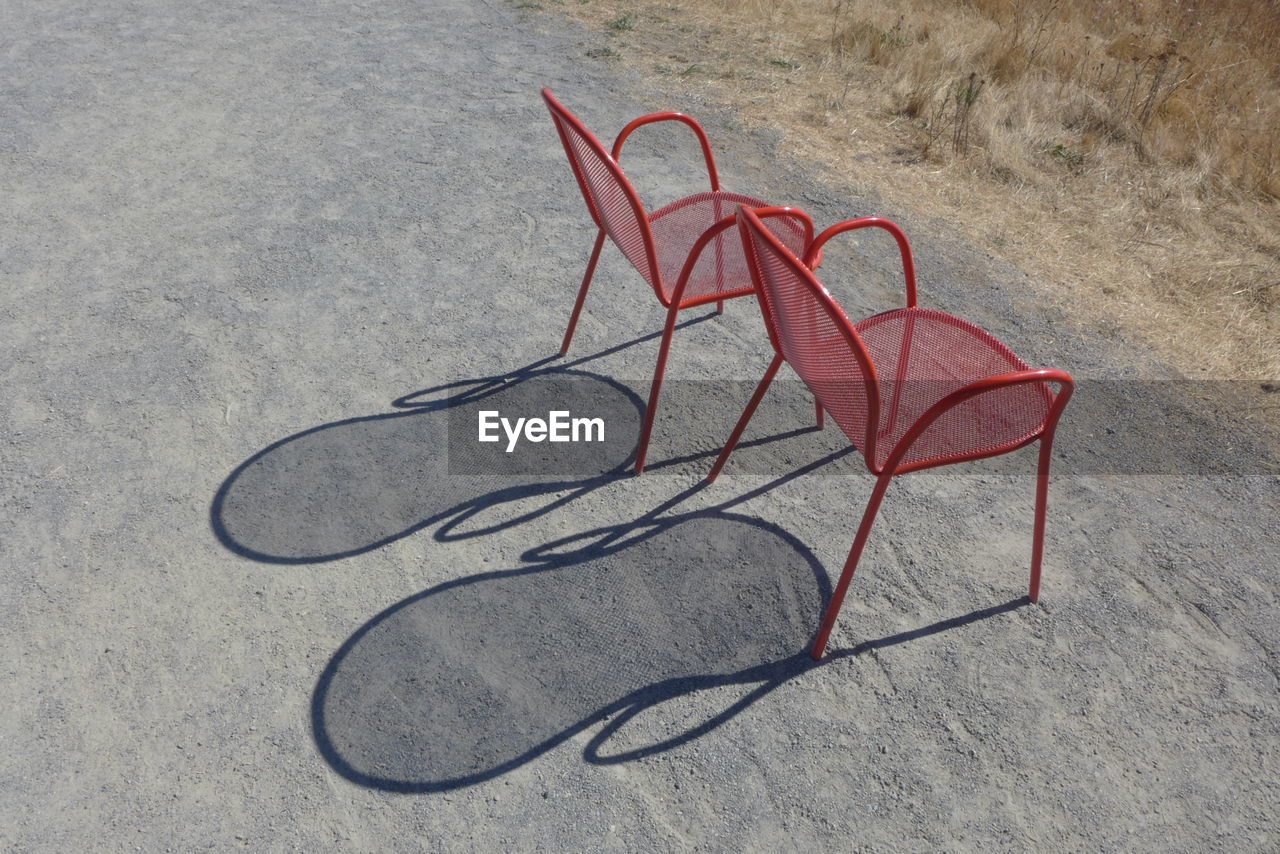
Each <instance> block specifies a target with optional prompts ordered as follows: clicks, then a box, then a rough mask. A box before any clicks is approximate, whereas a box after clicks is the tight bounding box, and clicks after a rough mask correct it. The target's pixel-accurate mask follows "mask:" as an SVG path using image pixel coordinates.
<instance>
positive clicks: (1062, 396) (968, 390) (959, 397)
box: [881, 368, 1075, 474]
mask: <svg viewBox="0 0 1280 854" xmlns="http://www.w3.org/2000/svg"><path fill="white" fill-rule="evenodd" d="M1044 382H1049V383H1057V384H1058V385H1059V386H1060V388H1059V389H1058V393H1057V394H1056V395H1054V398H1053V405H1052V406H1051V407H1050V408H1049V414H1048V415H1047V416H1046V417H1045V420H1044V426H1043V429H1042V430H1041V431H1040V432H1039V433H1037V434H1036V435H1037V436H1039V435H1044V434H1046V433H1048V434H1052V433H1053V430H1054V428H1055V427H1056V426H1057V424H1058V416H1060V415H1061V414H1062V410H1063V407H1065V406H1066V405H1067V401H1068V400H1070V399H1071V392H1072V391H1073V390H1074V389H1075V380H1074V379H1072V378H1071V374H1069V373H1067V372H1066V371H1060V370H1057V369H1056V368H1032V369H1029V370H1025V371H1013V372H1011V373H1007V374H996V375H995V376H991V377H986V378H985V379H981V380H975V381H973V382H971V383H969V384H968V385H967V386H965V387H964V388H959V389H956V390H955V391H953V392H951V394H949V395H947V396H946V397H944V398H943V399H942V400H940V401H938V402H937V403H935V404H934V405H933V406H931V407H929V410H928V411H927V412H925V414H924V415H921V416H920V418H919V420H917V421H916V423H915V424H913V425H912V426H911V429H910V430H908V431H907V434H906V435H905V436H903V437H902V439H900V440H899V441H898V444H897V446H896V447H894V449H893V453H891V454H890V455H889V458H888V459H887V460H885V464H884V468H883V469H882V470H881V471H884V472H889V473H892V474H900V473H901V472H899V471H898V464H899V463H900V462H901V461H902V458H903V457H904V456H906V453H907V451H908V450H910V449H911V445H912V444H914V443H915V441H916V439H918V438H920V435H921V434H922V433H924V432H925V431H926V430H928V429H929V427H930V426H932V425H933V422H934V421H936V420H938V418H939V417H941V416H942V415H943V413H945V412H946V411H947V410H949V409H952V408H954V407H956V406H959V405H960V404H961V403H964V402H965V401H966V400H968V399H969V398H971V397H977V396H978V395H980V394H985V393H986V392H989V391H995V390H996V389H999V388H1008V387H1009V386H1013V385H1022V384H1024V383H1044ZM1033 438H1034V437H1033ZM973 459H977V457H974V458H973ZM961 461H962V460H960V459H958V460H956V462H961ZM911 470H912V467H910V466H908V467H906V468H904V469H903V470H902V471H903V472H906V471H911Z"/></svg>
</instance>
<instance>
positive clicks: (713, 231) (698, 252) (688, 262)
mask: <svg viewBox="0 0 1280 854" xmlns="http://www.w3.org/2000/svg"><path fill="white" fill-rule="evenodd" d="M739 207H741V206H739ZM752 213H754V214H755V215H756V216H757V217H759V218H760V219H768V218H770V217H776V216H789V217H791V218H792V219H798V220H800V221H801V222H802V223H803V224H804V245H805V246H806V247H807V246H808V245H809V244H810V243H811V242H813V218H812V217H811V216H809V214H808V213H806V212H805V211H803V210H801V209H800V208H793V207H787V206H771V207H767V208H755V209H753V210H752ZM737 216H738V214H737V212H736V211H735V212H734V213H731V214H729V215H728V216H727V217H725V218H724V219H721V220H719V221H717V222H716V223H715V225H713V226H711V227H710V228H708V229H707V230H706V231H704V232H702V235H701V236H700V237H699V238H698V239H697V240H695V241H694V243H693V247H692V248H690V250H689V256H688V258H686V259H685V262H684V267H683V268H681V270H680V278H678V279H676V286H675V290H673V291H672V292H671V302H672V303H674V304H675V305H679V304H680V299H681V297H683V296H684V289H685V287H687V286H688V284H689V276H690V274H692V273H693V268H694V265H696V264H697V263H698V259H699V258H700V257H702V253H703V251H704V250H705V249H706V248H707V244H709V243H711V241H712V240H715V238H716V235H718V234H719V233H720V232H722V231H724V230H725V229H726V228H729V227H730V226H732V225H733V224H734V222H735V221H736V220H737ZM708 299H709V300H714V299H715V297H714V296H712V297H709V298H708Z"/></svg>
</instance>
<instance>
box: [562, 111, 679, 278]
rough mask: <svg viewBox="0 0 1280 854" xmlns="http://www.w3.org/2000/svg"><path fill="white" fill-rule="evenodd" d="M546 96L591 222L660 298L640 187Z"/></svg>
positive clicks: (575, 119) (579, 123) (571, 116)
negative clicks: (634, 185) (632, 183)
mask: <svg viewBox="0 0 1280 854" xmlns="http://www.w3.org/2000/svg"><path fill="white" fill-rule="evenodd" d="M542 98H543V100H545V101H546V102H547V109H549V110H550V111H551V118H552V120H553V121H554V122H555V125H556V131H557V132H558V133H559V134H560V141H561V142H562V143H563V144H564V152H565V154H566V155H568V157H569V165H570V166H571V167H573V175H574V177H575V178H577V179H578V188H579V189H580V190H582V198H583V199H584V200H586V203H587V208H588V210H590V211H591V218H592V219H594V220H595V222H596V225H598V226H599V227H600V228H602V229H604V231H605V232H606V233H607V234H608V235H609V237H610V238H611V239H612V240H613V242H614V243H615V244H617V246H618V248H619V249H620V250H622V254H623V255H626V256H627V260H629V261H630V262H631V263H632V264H634V265H635V268H636V269H637V270H639V271H640V275H642V276H644V278H645V281H647V282H648V283H649V284H650V285H651V286H652V287H653V289H654V290H655V291H656V292H657V293H658V295H659V297H661V295H662V286H661V283H660V282H659V281H658V276H659V275H660V272H659V268H658V260H657V255H656V253H655V250H654V243H653V235H652V233H651V232H650V231H649V218H648V216H647V215H646V214H645V210H644V205H643V204H642V203H641V202H640V196H639V194H638V193H636V190H635V187H633V186H631V182H630V181H628V180H627V176H626V174H624V173H623V171H622V167H621V166H619V165H618V162H617V161H616V160H614V159H613V156H612V155H610V154H609V152H608V151H607V150H606V149H605V147H604V145H603V144H601V142H600V140H599V139H598V138H596V135H595V134H593V133H592V132H591V131H590V130H588V129H587V126H586V125H584V124H583V123H582V121H581V120H580V119H579V118H578V117H577V116H575V115H574V114H573V113H571V112H569V110H568V109H567V108H566V107H565V106H564V104H561V103H560V102H559V101H557V100H556V98H555V96H554V95H552V94H551V90H550V89H543V90H542Z"/></svg>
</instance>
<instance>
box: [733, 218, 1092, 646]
mask: <svg viewBox="0 0 1280 854" xmlns="http://www.w3.org/2000/svg"><path fill="white" fill-rule="evenodd" d="M868 226H874V227H877V228H883V229H885V230H887V231H888V232H889V233H890V234H892V235H893V237H894V239H896V240H897V242H898V248H899V250H900V251H901V253H902V266H903V272H904V274H905V277H906V283H907V307H906V308H900V309H895V310H893V311H887V312H885V313H883V314H877V315H875V316H873V317H870V318H867V319H866V320H863V321H862V322H860V323H851V322H850V321H849V319H848V318H847V317H846V316H845V313H844V311H843V310H841V308H840V306H839V305H838V304H837V303H836V301H835V300H834V299H833V298H832V297H831V294H830V293H828V292H827V289H826V288H825V287H823V285H822V283H821V282H819V281H818V279H817V277H816V276H814V274H813V272H812V270H811V269H810V267H809V266H808V265H807V263H806V262H807V261H809V260H811V259H813V258H814V257H816V255H817V253H818V252H820V251H821V249H822V246H823V244H825V243H826V242H827V241H828V240H830V239H831V238H832V237H835V236H836V235H837V234H842V233H844V232H846V231H852V230H854V229H858V228H866V227H868ZM738 230H739V233H740V235H741V237H742V241H743V245H744V247H745V249H746V254H747V261H748V264H749V266H750V269H751V274H752V278H753V280H754V282H755V284H756V288H757V296H758V297H759V300H760V308H761V310H762V312H763V314H764V320H765V326H766V327H767V328H768V331H769V339H770V341H771V342H772V343H773V348H774V352H775V355H774V357H773V361H772V362H771V363H770V364H769V368H768V370H766V371H765V374H764V378H763V379H762V380H761V381H760V385H759V386H758V387H757V388H756V391H755V394H754V395H753V396H752V397H751V400H750V401H749V402H748V403H747V408H746V410H745V411H744V412H743V413H742V417H741V418H740V419H739V420H738V424H737V426H736V427H734V429H733V433H732V435H730V437H729V441H728V443H726V444H725V446H724V450H722V451H721V452H720V456H719V458H718V459H717V460H716V463H715V466H714V467H712V469H711V473H710V475H709V476H708V479H709V480H715V478H716V475H718V474H719V473H720V470H721V468H722V467H723V466H724V464H725V461H726V460H727V459H728V458H729V454H730V453H732V451H733V448H734V445H736V444H737V442H738V439H739V438H741V436H742V431H743V430H744V429H745V428H746V426H747V422H748V421H750V420H751V416H752V414H753V413H754V412H755V410H756V407H757V406H758V405H759V403H760V399H761V397H763V396H764V393H765V391H766V390H767V389H768V388H769V384H770V383H771V382H772V381H773V378H774V376H775V375H776V374H777V372H778V369H779V367H781V365H782V363H783V362H784V361H785V362H787V363H788V364H790V365H791V367H792V368H793V369H795V372H796V373H797V374H799V375H800V378H801V379H802V380H804V382H805V384H806V385H807V386H808V387H809V389H810V390H811V391H812V392H813V393H814V395H815V396H816V397H817V399H818V401H819V403H820V405H821V406H822V407H823V408H824V409H825V410H826V411H827V412H828V413H829V414H830V415H831V417H832V418H833V419H834V420H835V422H836V423H837V424H838V425H839V426H840V429H841V430H843V431H844V433H845V435H846V436H848V437H849V441H850V442H852V443H853V444H854V445H855V446H857V447H858V449H859V450H861V451H862V454H863V456H864V458H865V459H866V464H867V468H868V469H869V470H870V471H871V473H872V474H874V475H876V477H877V480H876V485H875V488H874V489H873V490H872V491H871V498H870V500H869V501H868V502H867V508H866V511H865V512H864V513H863V516H862V524H861V525H860V526H859V527H858V533H857V536H856V537H855V538H854V541H853V547H852V548H851V549H850V550H849V558H848V560H847V561H846V562H845V565H844V571H843V572H842V573H841V575H840V581H839V583H838V584H837V585H836V587H835V590H834V591H833V593H832V596H831V603H830V605H828V606H827V611H826V614H825V615H824V616H823V619H822V624H821V627H820V628H819V630H818V635H817V637H816V638H815V639H814V642H813V648H812V650H811V651H810V654H811V655H812V656H813V657H814V658H821V657H822V654H823V652H824V651H825V650H826V646H827V639H828V637H829V636H830V634H831V629H832V627H833V626H834V625H835V621H836V616H837V615H838V614H839V612H840V606H841V604H842V603H843V602H844V597H845V593H846V592H847V591H848V588H849V582H850V581H851V580H852V579H853V573H854V570H855V568H856V567H857V565H858V558H859V556H860V555H861V554H862V549H863V546H865V545H866V542H867V537H868V535H869V534H870V533H871V525H872V523H873V522H874V521H875V516H876V511H877V510H878V509H879V508H880V501H881V499H882V498H884V493H885V490H886V488H887V487H888V486H889V481H890V480H891V479H892V478H893V477H894V476H895V475H899V474H905V473H906V472H910V471H918V470H919V469H925V468H931V467H933V466H941V465H947V464H949V463H958V462H963V461H966V460H976V459H981V458H983V457H991V456H995V455H997V454H1003V453H1006V452H1008V451H1013V450H1015V449H1017V448H1021V447H1023V446H1024V445H1028V444H1030V443H1031V442H1034V441H1036V440H1037V439H1038V440H1040V463H1039V470H1038V475H1037V484H1036V511H1035V529H1034V533H1033V535H1032V549H1031V585H1030V590H1029V592H1028V597H1029V598H1030V599H1031V601H1032V602H1035V601H1037V600H1038V599H1039V597H1040V563H1041V558H1042V556H1043V549H1044V522H1045V509H1046V503H1047V501H1048V495H1049V460H1050V455H1051V452H1052V448H1053V433H1054V430H1055V428H1056V427H1057V424H1058V418H1059V416H1060V415H1061V414H1062V410H1063V407H1065V406H1066V404H1067V400H1068V399H1069V398H1070V397H1071V392H1072V389H1073V388H1074V383H1073V381H1072V379H1071V375H1070V374H1068V373H1066V372H1065V371H1059V370H1051V369H1047V368H1040V369H1033V368H1031V367H1030V366H1028V365H1027V363H1026V362H1024V361H1023V360H1022V359H1020V358H1018V356H1017V354H1015V353H1014V352H1013V351H1012V350H1010V349H1009V348H1008V347H1006V346H1005V345H1004V344H1002V343H1001V342H1000V341H999V340H998V339H997V338H996V337H995V336H993V335H991V334H990V333H989V332H987V331H985V330H983V329H982V328H980V327H978V326H975V325H974V324H972V323H970V322H968V321H966V320H961V319H960V318H958V317H955V316H953V315H950V314H946V313H945V312H941V311H937V310H935V309H930V308H919V307H918V306H917V305H916V276H915V264H914V263H913V261H912V258H911V246H910V244H908V243H907V237H906V235H905V234H904V233H903V232H902V229H900V228H899V227H898V226H897V225H895V224H894V223H892V222H890V221H889V220H887V219H881V218H879V217H864V218H862V219H852V220H848V221H847V222H842V223H839V224H837V225H833V226H831V227H830V228H828V229H827V230H826V231H824V232H822V233H821V234H820V235H818V237H817V239H816V240H814V241H813V243H812V244H811V245H810V247H809V248H808V249H807V250H806V256H805V261H801V259H800V258H797V257H796V255H795V253H793V252H792V251H791V249H789V248H788V247H787V246H785V245H784V244H783V243H781V242H780V241H779V240H778V239H777V237H776V236H774V235H773V234H772V233H771V232H770V231H769V230H768V229H766V228H765V226H764V224H763V223H762V222H761V221H760V219H759V217H757V216H756V214H755V213H753V212H752V211H750V210H747V209H745V208H744V209H743V210H741V211H740V212H739V213H738ZM1051 384H1056V385H1057V386H1058V390H1057V391H1056V392H1055V391H1054V390H1053V389H1052V388H1051V387H1050V386H1051Z"/></svg>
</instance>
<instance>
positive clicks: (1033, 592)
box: [1027, 433, 1053, 602]
mask: <svg viewBox="0 0 1280 854" xmlns="http://www.w3.org/2000/svg"><path fill="white" fill-rule="evenodd" d="M1052 458H1053V434H1052V433H1050V434H1048V435H1047V436H1044V437H1042V438H1041V439H1040V463H1039V465H1038V467H1037V470H1036V522H1035V530H1034V533H1032V535H1031V587H1030V589H1029V590H1028V591H1027V598H1028V599H1030V600H1031V601H1032V602H1039V601H1040V563H1041V561H1042V560H1043V559H1044V520H1045V516H1046V515H1047V513H1048V510H1049V461H1050V460H1051V459H1052Z"/></svg>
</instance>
